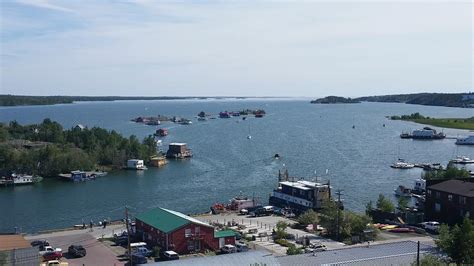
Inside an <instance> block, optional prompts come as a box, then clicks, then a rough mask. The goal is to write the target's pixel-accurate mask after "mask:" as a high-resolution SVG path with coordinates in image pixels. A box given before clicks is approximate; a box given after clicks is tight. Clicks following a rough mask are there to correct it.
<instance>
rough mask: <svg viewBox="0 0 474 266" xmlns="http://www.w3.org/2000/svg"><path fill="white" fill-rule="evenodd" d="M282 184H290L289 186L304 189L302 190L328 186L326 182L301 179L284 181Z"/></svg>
mask: <svg viewBox="0 0 474 266" xmlns="http://www.w3.org/2000/svg"><path fill="white" fill-rule="evenodd" d="M280 184H282V185H285V186H289V187H294V188H297V189H302V190H311V189H313V188H319V187H325V186H327V185H326V184H321V183H316V182H311V181H306V180H299V181H295V182H292V181H282V182H280Z"/></svg>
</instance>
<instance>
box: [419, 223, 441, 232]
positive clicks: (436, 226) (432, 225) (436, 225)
mask: <svg viewBox="0 0 474 266" xmlns="http://www.w3.org/2000/svg"><path fill="white" fill-rule="evenodd" d="M421 224H422V226H423V227H424V228H425V230H428V231H432V232H435V233H438V231H439V223H438V222H434V221H431V222H425V223H421Z"/></svg>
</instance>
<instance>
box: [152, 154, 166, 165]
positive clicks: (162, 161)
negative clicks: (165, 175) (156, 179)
mask: <svg viewBox="0 0 474 266" xmlns="http://www.w3.org/2000/svg"><path fill="white" fill-rule="evenodd" d="M167 163H168V161H166V158H165V157H164V156H153V157H151V158H150V166H153V167H163V166H165V165H166V164H167Z"/></svg>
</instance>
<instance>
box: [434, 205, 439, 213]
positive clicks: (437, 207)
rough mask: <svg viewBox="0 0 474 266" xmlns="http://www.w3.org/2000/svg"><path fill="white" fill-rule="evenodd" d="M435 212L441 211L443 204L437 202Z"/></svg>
mask: <svg viewBox="0 0 474 266" xmlns="http://www.w3.org/2000/svg"><path fill="white" fill-rule="evenodd" d="M434 207H435V212H441V204H439V203H435V206H434Z"/></svg>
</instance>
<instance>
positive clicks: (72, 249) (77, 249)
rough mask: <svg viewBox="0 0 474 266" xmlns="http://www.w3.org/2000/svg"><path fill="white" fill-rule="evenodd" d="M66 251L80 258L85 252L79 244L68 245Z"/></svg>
mask: <svg viewBox="0 0 474 266" xmlns="http://www.w3.org/2000/svg"><path fill="white" fill-rule="evenodd" d="M67 252H68V254H69V255H71V256H73V257H75V258H82V257H84V256H85V255H86V254H87V252H86V249H85V248H84V247H83V246H81V245H72V246H69V248H68V249H67Z"/></svg>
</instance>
